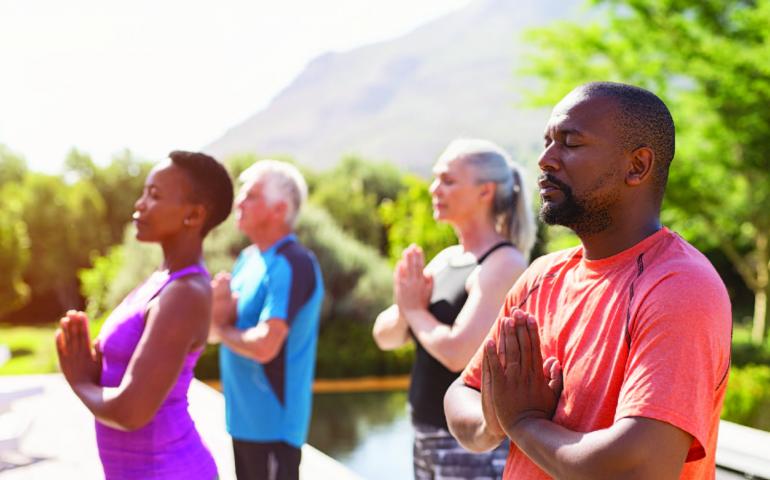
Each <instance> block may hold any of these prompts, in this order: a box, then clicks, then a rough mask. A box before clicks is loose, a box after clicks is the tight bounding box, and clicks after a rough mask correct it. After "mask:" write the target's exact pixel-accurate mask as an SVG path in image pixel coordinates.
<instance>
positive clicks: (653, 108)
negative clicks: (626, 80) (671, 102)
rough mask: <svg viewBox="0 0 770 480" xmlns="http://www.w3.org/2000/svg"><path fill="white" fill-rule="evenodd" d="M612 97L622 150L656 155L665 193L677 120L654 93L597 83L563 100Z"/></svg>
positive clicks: (656, 172) (658, 176)
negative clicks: (646, 148) (642, 150)
mask: <svg viewBox="0 0 770 480" xmlns="http://www.w3.org/2000/svg"><path fill="white" fill-rule="evenodd" d="M575 97H582V98H585V99H590V98H597V97H604V98H610V99H612V100H613V101H614V103H615V105H617V114H616V118H615V121H616V122H617V123H616V125H617V133H618V139H619V141H620V145H619V147H620V148H622V149H623V150H625V151H633V150H636V149H637V148H639V147H648V148H650V149H651V150H652V151H653V152H655V165H654V170H653V177H652V179H653V182H654V185H655V187H656V188H657V189H658V190H659V192H660V193H661V194H662V193H663V191H664V190H665V187H666V181H667V180H668V169H669V166H670V165H671V160H673V158H674V150H675V129H674V119H673V118H672V117H671V112H669V110H668V107H666V104H665V103H663V101H662V100H661V99H660V98H658V97H657V96H656V95H655V94H654V93H652V92H650V91H647V90H645V89H643V88H640V87H635V86H633V85H626V84H623V83H614V82H593V83H587V84H585V85H581V86H579V87H577V88H576V89H575V90H573V91H572V92H570V94H569V95H567V97H565V99H564V100H562V101H569V100H572V101H574V99H575Z"/></svg>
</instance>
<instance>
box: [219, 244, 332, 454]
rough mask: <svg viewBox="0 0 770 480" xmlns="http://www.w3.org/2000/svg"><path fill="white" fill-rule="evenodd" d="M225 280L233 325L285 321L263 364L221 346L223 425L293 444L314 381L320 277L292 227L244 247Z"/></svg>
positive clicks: (300, 437)
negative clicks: (234, 310)
mask: <svg viewBox="0 0 770 480" xmlns="http://www.w3.org/2000/svg"><path fill="white" fill-rule="evenodd" d="M230 288H231V289H232V290H233V292H237V293H238V316H237V320H236V327H238V328H239V329H241V330H245V329H248V328H251V327H254V326H256V325H257V324H258V323H259V322H264V321H267V320H269V319H280V320H283V321H285V322H286V323H287V324H288V327H289V333H288V336H287V337H286V340H285V342H284V345H283V347H282V348H281V351H280V352H279V353H278V355H277V356H276V357H275V358H274V359H273V360H271V361H270V362H268V363H266V364H261V363H259V362H256V361H254V360H251V359H249V358H246V357H242V356H240V355H238V354H237V353H235V352H233V351H232V350H230V349H229V348H227V347H226V346H225V345H222V346H221V348H220V350H219V355H220V357H219V365H220V371H221V377H222V384H223V387H224V394H225V405H226V408H225V410H226V417H227V431H228V432H229V433H230V435H231V436H232V437H233V438H235V439H238V440H245V441H251V442H286V443H288V444H290V445H293V446H295V447H297V448H299V447H301V446H302V444H303V443H305V440H306V438H307V431H308V427H309V423H310V411H311V400H312V383H313V374H314V368H315V353H316V344H317V340H318V323H319V316H320V311H321V303H322V301H323V280H322V278H321V271H320V268H319V267H318V262H317V261H316V258H315V256H314V255H313V253H312V252H311V251H310V250H308V249H306V248H305V247H303V246H302V245H301V244H300V243H299V242H298V241H297V238H296V237H295V236H294V235H293V234H291V235H287V236H285V237H283V238H282V239H281V240H279V241H278V242H276V243H275V244H273V246H271V247H270V248H269V249H268V250H266V251H264V252H260V251H259V250H258V249H257V248H256V247H249V248H246V249H245V250H244V251H243V252H241V254H240V256H239V257H238V260H237V261H236V263H235V266H234V267H233V272H232V281H231V283H230Z"/></svg>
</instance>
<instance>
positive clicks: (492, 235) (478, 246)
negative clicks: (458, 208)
mask: <svg viewBox="0 0 770 480" xmlns="http://www.w3.org/2000/svg"><path fill="white" fill-rule="evenodd" d="M455 233H456V234H457V239H458V240H459V241H460V245H461V246H462V248H463V250H464V251H466V252H471V253H472V254H473V255H475V256H476V257H480V256H481V255H484V254H485V253H486V252H487V250H489V249H490V248H492V246H493V245H495V244H497V243H499V242H502V241H505V238H503V236H502V235H500V234H499V233H498V232H497V230H495V227H494V225H492V224H491V223H490V222H484V223H482V222H468V223H466V224H463V225H456V226H455Z"/></svg>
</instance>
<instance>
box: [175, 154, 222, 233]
mask: <svg viewBox="0 0 770 480" xmlns="http://www.w3.org/2000/svg"><path fill="white" fill-rule="evenodd" d="M168 157H169V158H170V159H171V161H172V162H173V163H174V165H176V166H178V167H180V168H181V169H182V170H184V171H185V172H186V173H187V176H188V178H189V179H190V183H191V186H192V191H191V192H190V194H191V195H192V200H193V201H195V202H200V203H202V204H203V205H204V206H205V207H206V211H207V215H206V221H205V222H204V224H203V228H202V229H201V235H202V236H204V237H205V236H206V234H207V233H209V232H210V231H211V229H213V228H214V227H216V226H217V225H219V224H220V223H222V222H223V221H224V220H225V219H226V218H227V216H228V215H230V210H232V208H233V181H232V180H231V179H230V175H229V174H228V173H227V170H226V169H225V167H224V165H222V164H221V163H219V162H218V161H217V160H216V159H215V158H214V157H211V156H209V155H206V154H205V153H199V152H186V151H183V150H174V151H173V152H171V153H169V154H168Z"/></svg>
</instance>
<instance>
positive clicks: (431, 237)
mask: <svg viewBox="0 0 770 480" xmlns="http://www.w3.org/2000/svg"><path fill="white" fill-rule="evenodd" d="M404 183H405V184H406V190H404V191H402V192H401V193H399V194H398V196H397V197H396V200H395V201H389V200H386V201H384V202H383V203H382V205H381V206H380V216H381V218H382V222H383V223H384V224H385V226H386V228H387V229H388V257H389V258H390V260H391V262H393V263H395V262H396V261H398V259H399V258H401V252H403V251H404V249H405V248H406V247H408V246H409V244H411V243H416V244H417V245H419V246H420V247H422V250H423V252H424V253H425V258H426V259H431V258H433V257H435V256H436V254H437V253H438V252H440V251H441V250H443V249H445V248H446V247H448V246H450V245H454V244H456V243H457V236H456V235H455V233H454V231H453V230H452V228H451V227H449V226H448V225H446V224H439V223H436V221H435V220H434V219H433V207H432V203H431V197H430V192H429V191H428V183H427V182H426V181H425V180H422V179H420V178H418V177H415V176H411V175H408V176H406V177H405V179H404Z"/></svg>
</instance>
